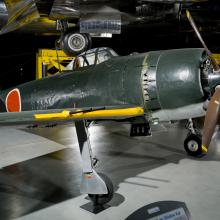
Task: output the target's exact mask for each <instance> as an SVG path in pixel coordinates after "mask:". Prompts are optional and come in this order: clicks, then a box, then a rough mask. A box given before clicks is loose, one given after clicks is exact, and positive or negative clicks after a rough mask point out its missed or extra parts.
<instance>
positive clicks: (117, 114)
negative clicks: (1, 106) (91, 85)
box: [0, 106, 144, 125]
mask: <svg viewBox="0 0 220 220" xmlns="http://www.w3.org/2000/svg"><path fill="white" fill-rule="evenodd" d="M141 115H144V109H143V108H142V107H139V106H111V107H109V106H108V107H92V108H89V107H88V108H71V109H55V110H54V109H53V110H41V111H40V110H39V111H22V112H2V113H0V124H1V125H9V124H33V123H39V124H40V123H41V122H42V123H43V122H50V121H56V122H61V123H62V121H78V120H98V119H109V120H114V119H126V118H133V117H137V116H141Z"/></svg>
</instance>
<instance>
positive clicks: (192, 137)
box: [184, 133, 203, 157]
mask: <svg viewBox="0 0 220 220" xmlns="http://www.w3.org/2000/svg"><path fill="white" fill-rule="evenodd" d="M184 148H185V150H186V152H187V153H188V154H189V155H190V156H193V157H199V156H201V155H202V154H203V152H202V136H201V135H200V134H199V133H195V134H193V133H189V134H188V135H187V137H186V139H185V141H184Z"/></svg>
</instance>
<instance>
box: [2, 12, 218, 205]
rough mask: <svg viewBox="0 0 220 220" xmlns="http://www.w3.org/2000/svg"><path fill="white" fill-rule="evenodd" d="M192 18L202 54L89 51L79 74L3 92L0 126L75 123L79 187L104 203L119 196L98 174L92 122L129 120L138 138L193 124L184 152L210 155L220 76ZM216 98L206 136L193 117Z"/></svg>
mask: <svg viewBox="0 0 220 220" xmlns="http://www.w3.org/2000/svg"><path fill="white" fill-rule="evenodd" d="M187 16H188V18H189V20H190V22H191V24H192V27H193V28H194V29H195V31H196V33H197V34H198V36H199V38H200V40H201V42H202V43H203V44H204V49H203V48H202V49H201V48H191V49H173V50H165V51H151V52H147V53H141V54H137V53H135V54H133V55H128V56H116V54H115V53H114V52H112V50H109V49H102V50H98V49H97V50H94V51H95V54H94V55H95V56H91V53H88V54H83V55H82V56H80V57H78V59H79V60H77V59H76V62H75V65H73V66H74V70H73V71H67V72H63V73H61V74H58V75H55V76H52V77H47V78H43V79H41V80H36V81H32V82H28V83H25V84H22V85H19V86H17V87H16V88H12V89H7V90H4V91H1V92H0V111H1V113H0V125H1V126H4V125H15V124H16V125H28V126H33V127H36V126H38V125H51V124H54V123H56V124H59V123H75V127H76V131H77V136H78V142H79V148H80V152H81V157H82V170H83V175H82V183H81V187H80V189H81V192H82V193H86V194H88V195H89V197H90V198H91V200H92V201H94V203H99V204H105V203H107V202H108V201H110V200H111V198H112V196H113V192H114V191H113V185H112V182H111V180H110V179H109V178H108V177H107V176H105V175H103V174H98V173H97V172H96V170H95V164H96V162H97V160H96V159H95V158H93V155H92V148H91V146H90V142H89V135H88V127H89V126H90V125H91V122H92V121H96V120H99V121H102V120H114V121H118V122H121V121H123V122H124V121H128V122H130V123H131V135H132V136H140V135H146V136H147V135H150V134H151V131H150V124H151V123H155V122H156V123H160V122H164V121H173V120H181V119H189V122H190V123H189V126H188V130H189V133H188V135H187V137H186V139H185V141H184V147H185V150H186V151H187V152H188V153H189V154H190V155H192V156H195V157H198V156H201V155H203V154H206V153H207V151H208V147H209V144H210V141H211V138H212V135H213V133H214V128H215V125H216V123H217V118H218V113H219V103H220V86H219V85H220V74H219V72H220V71H219V66H218V65H217V64H216V62H215V60H214V59H213V57H212V54H211V53H210V51H209V50H208V48H207V47H206V45H205V43H204V42H203V40H202V38H201V36H200V34H199V32H198V30H197V27H196V25H195V23H194V21H193V19H192V17H191V15H190V13H189V12H187ZM100 52H101V53H100ZM87 55H88V56H87ZM92 57H93V58H92ZM80 59H83V60H81V61H82V62H80ZM92 59H93V62H92ZM210 98H211V100H210V101H209V104H208V107H207V113H206V117H205V123H204V130H203V135H202V137H201V136H200V134H198V132H197V131H196V129H195V128H194V126H193V123H192V120H191V119H192V118H197V117H201V116H204V115H205V110H204V103H206V101H207V100H209V99H210Z"/></svg>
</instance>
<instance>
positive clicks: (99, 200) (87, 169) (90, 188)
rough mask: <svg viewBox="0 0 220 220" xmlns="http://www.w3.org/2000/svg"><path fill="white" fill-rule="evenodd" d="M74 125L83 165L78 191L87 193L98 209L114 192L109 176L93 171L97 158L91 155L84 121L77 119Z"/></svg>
mask: <svg viewBox="0 0 220 220" xmlns="http://www.w3.org/2000/svg"><path fill="white" fill-rule="evenodd" d="M75 127H76V133H77V137H78V142H79V148H80V154H81V157H82V166H83V174H82V181H81V186H80V192H81V193H84V194H88V197H89V198H90V200H91V201H92V204H93V207H97V206H98V207H99V209H100V207H102V206H103V205H105V204H106V203H108V202H109V201H110V200H111V199H112V197H113V194H114V188H113V184H112V181H111V180H110V178H108V177H107V176H106V175H104V174H101V173H97V172H96V171H95V165H96V163H97V159H96V158H93V155H92V149H91V145H90V142H89V133H88V127H87V125H86V122H85V121H77V122H75ZM93 210H94V208H93ZM93 212H94V211H93Z"/></svg>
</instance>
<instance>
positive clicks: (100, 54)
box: [68, 47, 118, 70]
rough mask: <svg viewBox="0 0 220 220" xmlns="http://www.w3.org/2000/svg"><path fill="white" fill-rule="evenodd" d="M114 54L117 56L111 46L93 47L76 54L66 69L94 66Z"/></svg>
mask: <svg viewBox="0 0 220 220" xmlns="http://www.w3.org/2000/svg"><path fill="white" fill-rule="evenodd" d="M116 56H118V54H117V53H116V52H115V51H114V50H112V49H111V48H108V47H99V48H94V49H91V50H88V51H85V52H83V53H81V54H80V55H78V56H77V57H76V58H75V59H74V61H73V63H72V65H71V67H69V68H68V69H72V70H75V69H79V68H83V67H90V66H96V65H98V64H100V63H103V62H104V61H106V60H109V59H111V58H112V57H116Z"/></svg>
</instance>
